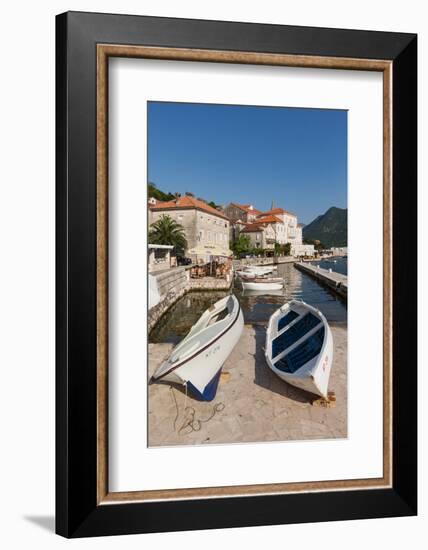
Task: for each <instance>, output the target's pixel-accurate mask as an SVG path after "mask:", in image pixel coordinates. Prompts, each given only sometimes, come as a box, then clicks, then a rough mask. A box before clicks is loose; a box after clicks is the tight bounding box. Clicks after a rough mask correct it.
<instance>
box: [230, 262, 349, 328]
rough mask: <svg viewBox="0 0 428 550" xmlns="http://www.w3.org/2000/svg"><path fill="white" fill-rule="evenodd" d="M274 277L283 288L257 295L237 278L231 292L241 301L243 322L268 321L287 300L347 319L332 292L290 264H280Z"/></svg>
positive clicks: (330, 318) (338, 319)
mask: <svg viewBox="0 0 428 550" xmlns="http://www.w3.org/2000/svg"><path fill="white" fill-rule="evenodd" d="M275 277H282V278H283V279H284V283H285V284H284V288H283V289H282V290H278V291H276V292H270V293H269V294H266V293H264V294H262V295H260V293H259V292H257V293H250V292H249V291H248V290H245V291H243V290H241V285H240V283H239V281H236V283H235V289H234V293H235V294H236V296H237V298H238V300H239V301H240V303H241V307H242V309H243V311H244V319H245V322H247V323H251V322H254V321H267V320H268V319H269V317H270V316H271V315H272V313H273V312H274V311H276V309H277V308H278V307H279V306H281V305H282V304H283V303H284V302H288V301H289V300H303V301H304V302H307V303H308V304H310V305H312V306H315V307H316V308H318V309H319V310H320V311H322V312H323V313H324V315H325V316H326V318H327V320H328V321H335V322H343V321H346V317H347V311H346V305H345V304H344V303H343V301H341V300H340V298H338V297H337V296H336V295H335V294H333V293H332V292H331V291H329V290H327V289H326V288H324V287H323V286H321V285H320V284H319V283H317V282H316V280H315V279H312V278H311V277H309V275H306V274H305V273H302V272H301V271H298V270H297V269H296V268H295V267H294V266H293V264H280V265H278V271H276V272H275Z"/></svg>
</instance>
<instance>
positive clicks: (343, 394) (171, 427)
mask: <svg viewBox="0 0 428 550" xmlns="http://www.w3.org/2000/svg"><path fill="white" fill-rule="evenodd" d="M330 327H331V330H332V334H333V340H334V359H333V366H332V371H331V376H330V384H329V391H334V392H335V393H336V406H335V407H334V408H324V407H318V406H313V405H312V404H311V403H312V401H313V399H314V398H315V397H314V396H313V395H311V394H308V393H306V392H304V391H302V390H299V389H298V388H294V387H292V386H290V385H288V384H286V383H285V382H283V381H282V380H281V379H279V378H278V377H277V376H276V375H275V374H274V373H273V372H272V371H271V370H270V369H269V367H268V366H267V364H266V361H265V357H264V352H263V346H264V345H265V330H264V328H263V326H256V325H255V326H252V325H245V326H244V330H243V332H242V336H241V338H240V340H239V342H238V344H237V345H236V346H235V348H234V350H233V351H232V353H231V354H230V356H229V357H228V359H227V361H226V363H225V364H224V366H223V374H222V377H221V380H220V384H219V387H218V391H217V395H216V397H215V399H214V400H213V401H211V402H209V403H208V402H200V401H197V400H195V399H193V397H192V396H191V395H190V394H189V395H188V396H187V398H186V395H185V392H184V389H183V388H180V387H177V386H174V388H173V389H172V387H171V386H170V385H169V384H166V383H154V384H151V385H149V422H148V426H149V441H148V444H149V446H150V447H157V446H163V445H195V444H196V445H200V444H207V443H217V444H218V443H240V442H257V441H285V440H305V439H332V438H345V437H347V327H346V325H345V324H337V325H335V324H330ZM171 349H172V345H171V344H149V375H150V376H151V374H152V373H153V372H154V371H155V369H156V368H157V366H158V365H159V364H160V363H161V362H162V360H163V359H164V358H166V357H167V356H168V354H169V352H170V350H171ZM185 406H186V407H187V410H184V408H185ZM214 412H215V414H214V416H212V415H213V413H214ZM211 416H212V418H211V419H210V420H208V421H206V422H204V421H205V420H207V419H209V418H210V417H211Z"/></svg>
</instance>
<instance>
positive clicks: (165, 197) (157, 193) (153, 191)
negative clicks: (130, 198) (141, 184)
mask: <svg viewBox="0 0 428 550" xmlns="http://www.w3.org/2000/svg"><path fill="white" fill-rule="evenodd" d="M147 194H148V196H149V197H153V198H155V199H156V200H158V201H171V200H173V198H174V195H173V194H172V193H164V192H163V191H161V190H160V189H158V188H157V186H156V184H155V183H153V182H152V181H149V183H148V184H147Z"/></svg>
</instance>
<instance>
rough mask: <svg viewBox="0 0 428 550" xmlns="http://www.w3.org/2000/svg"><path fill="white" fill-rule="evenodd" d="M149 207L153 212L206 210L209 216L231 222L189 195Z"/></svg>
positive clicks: (214, 209)
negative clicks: (190, 209)
mask: <svg viewBox="0 0 428 550" xmlns="http://www.w3.org/2000/svg"><path fill="white" fill-rule="evenodd" d="M149 207H150V209H151V210H179V209H183V210H184V209H189V208H196V209H197V210H204V211H205V212H208V213H209V214H213V215H214V216H218V217H219V218H223V219H224V220H228V221H229V218H228V217H227V216H225V215H224V214H223V212H220V210H217V209H216V208H213V207H212V206H210V205H209V204H207V203H206V202H204V201H200V200H199V199H195V197H189V196H187V195H185V196H184V197H178V198H177V199H174V200H172V201H163V202H161V201H159V202H157V203H156V204H153V205H149Z"/></svg>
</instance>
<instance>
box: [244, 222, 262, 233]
mask: <svg viewBox="0 0 428 550" xmlns="http://www.w3.org/2000/svg"><path fill="white" fill-rule="evenodd" d="M266 227H267V224H265V223H262V222H255V223H249V224H248V225H247V226H246V227H244V229H242V231H241V233H257V232H258V231H263V229H266Z"/></svg>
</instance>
